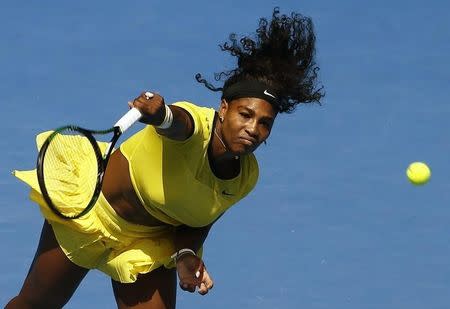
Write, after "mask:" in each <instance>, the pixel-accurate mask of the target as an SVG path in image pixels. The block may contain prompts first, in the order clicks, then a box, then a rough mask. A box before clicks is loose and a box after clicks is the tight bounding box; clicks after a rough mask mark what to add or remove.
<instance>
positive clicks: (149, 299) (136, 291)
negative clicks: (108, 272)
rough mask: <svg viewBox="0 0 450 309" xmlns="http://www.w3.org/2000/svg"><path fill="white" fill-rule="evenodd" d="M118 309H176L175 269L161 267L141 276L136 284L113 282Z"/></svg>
mask: <svg viewBox="0 0 450 309" xmlns="http://www.w3.org/2000/svg"><path fill="white" fill-rule="evenodd" d="M112 286H113V290H114V296H115V297H116V302H117V306H118V308H152V309H154V308H157V309H160V308H161V309H169V308H175V303H176V293H177V274H176V270H175V268H172V269H167V268H165V267H160V268H158V269H155V270H153V271H151V272H149V273H147V274H144V275H139V277H138V279H137V280H136V282H133V283H120V282H117V281H114V280H112Z"/></svg>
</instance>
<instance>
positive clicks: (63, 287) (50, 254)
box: [6, 93, 277, 308]
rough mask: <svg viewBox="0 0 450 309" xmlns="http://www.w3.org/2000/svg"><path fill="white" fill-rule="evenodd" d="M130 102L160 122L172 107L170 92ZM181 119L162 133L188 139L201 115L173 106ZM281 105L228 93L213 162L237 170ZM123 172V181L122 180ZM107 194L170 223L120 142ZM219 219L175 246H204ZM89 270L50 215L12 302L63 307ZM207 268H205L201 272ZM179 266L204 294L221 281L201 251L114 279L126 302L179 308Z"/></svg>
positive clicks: (123, 210)
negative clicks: (139, 187)
mask: <svg viewBox="0 0 450 309" xmlns="http://www.w3.org/2000/svg"><path fill="white" fill-rule="evenodd" d="M130 106H133V107H136V108H138V109H139V110H140V111H141V112H142V114H143V115H144V116H143V118H142V119H141V121H142V122H143V123H146V124H148V125H156V126H157V125H159V124H161V123H162V121H163V119H164V115H165V107H164V99H163V98H162V97H161V96H159V95H154V96H153V97H152V98H150V99H147V98H146V97H145V95H144V93H143V94H141V95H140V96H139V97H138V98H136V99H135V100H134V101H133V102H132V103H130ZM170 109H171V110H172V113H173V116H174V121H173V125H172V126H171V127H170V128H168V129H158V133H159V134H161V135H164V136H166V137H168V138H171V139H174V140H185V139H187V138H188V137H190V136H191V135H192V132H193V129H194V127H193V121H192V119H191V117H190V115H189V114H188V113H187V112H186V111H185V110H183V109H182V108H179V107H176V106H170ZM276 115H277V113H276V111H275V109H274V108H273V107H272V105H270V104H269V103H268V102H266V101H264V100H262V99H257V98H243V99H237V100H234V101H232V102H226V101H225V100H222V102H221V104H220V109H219V111H218V115H216V116H217V119H216V121H215V125H214V130H216V133H217V135H218V136H219V137H220V139H222V141H223V143H224V145H223V144H222V142H221V141H220V139H219V138H218V137H217V136H216V134H212V138H211V142H210V145H209V148H208V156H209V161H210V165H211V169H212V171H213V172H214V174H215V175H216V176H217V177H219V178H223V179H229V178H233V177H236V176H237V175H238V173H239V170H240V166H239V164H240V163H239V160H236V159H235V157H236V156H240V155H244V154H248V153H251V152H253V151H254V150H255V149H256V148H258V146H259V145H260V144H261V143H262V142H263V141H265V140H266V139H267V138H268V137H269V135H270V132H271V129H272V125H273V122H274V120H275V117H276ZM117 179H119V180H120V181H117ZM102 191H103V194H104V195H105V197H106V198H107V200H108V201H109V203H110V204H111V206H112V208H113V209H114V210H115V211H116V213H117V214H118V215H119V216H120V217H122V218H124V219H125V220H127V221H129V222H132V223H137V224H141V225H147V226H158V225H164V224H165V223H163V222H161V221H159V220H158V219H156V218H154V217H152V216H151V215H150V214H149V213H148V212H147V211H146V210H145V208H144V207H143V205H142V204H141V203H140V200H139V199H138V197H137V195H136V193H135V191H134V188H133V186H132V183H131V179H130V175H129V170H128V161H127V160H126V158H125V157H124V156H123V155H122V153H121V152H120V150H117V151H115V152H114V153H113V154H112V156H111V158H110V161H109V163H108V167H107V170H106V173H105V178H104V183H103V187H102ZM211 226H212V224H210V225H208V226H205V227H202V228H192V227H189V226H184V225H183V226H180V227H177V232H176V238H175V247H176V249H177V250H179V249H181V248H191V249H193V250H194V251H197V250H198V249H199V248H200V247H201V246H202V244H203V242H204V240H205V239H206V237H207V235H208V232H209V230H210V228H211ZM88 271H89V270H88V269H85V268H83V267H80V266H77V265H75V264H74V263H72V262H71V261H70V260H69V259H68V258H67V257H66V256H65V254H64V253H63V251H62V250H61V248H60V247H59V245H58V243H57V241H56V239H55V236H54V233H53V230H52V227H51V225H50V224H48V223H47V222H44V226H43V228H42V233H41V238H40V241H39V246H38V249H37V251H36V255H35V258H34V260H33V263H32V265H31V267H30V270H29V273H28V275H27V277H26V279H25V281H24V284H23V286H22V289H21V291H20V293H19V295H18V296H16V297H15V298H13V299H12V300H11V301H10V302H9V303H8V304H7V306H6V308H60V307H62V306H63V305H64V304H66V303H67V302H68V301H69V299H70V298H71V296H72V295H73V293H74V292H75V290H76V288H77V287H78V285H79V284H80V282H81V281H82V279H83V278H84V277H85V275H86V274H87V272H88ZM197 271H199V272H200V276H199V277H198V278H196V277H195V273H196V272H197ZM176 274H178V278H179V284H180V287H181V288H182V289H183V290H185V291H189V292H194V291H195V290H196V289H197V290H198V292H199V293H200V294H202V295H205V294H206V293H208V291H209V290H210V289H211V288H212V287H213V280H212V279H211V277H210V276H209V273H208V271H207V270H206V267H205V266H204V264H203V261H202V260H201V259H200V258H199V257H197V256H194V255H190V254H187V255H183V256H182V257H181V258H180V259H178V261H177V263H176V269H166V268H164V267H160V268H159V269H157V270H154V271H152V272H150V273H147V274H143V275H139V276H138V279H137V280H136V282H134V283H128V284H125V283H120V282H116V281H114V280H112V286H113V291H114V296H115V298H116V302H117V305H118V308H175V304H176V283H177V277H176Z"/></svg>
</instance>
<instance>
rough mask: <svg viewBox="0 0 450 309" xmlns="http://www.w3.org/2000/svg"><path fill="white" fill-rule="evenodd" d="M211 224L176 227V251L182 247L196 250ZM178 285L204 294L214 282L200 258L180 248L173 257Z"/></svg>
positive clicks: (186, 289)
mask: <svg viewBox="0 0 450 309" xmlns="http://www.w3.org/2000/svg"><path fill="white" fill-rule="evenodd" d="M211 227H212V224H210V225H207V226H205V227H200V228H193V227H189V226H186V225H182V226H179V227H177V230H176V236H175V248H176V250H177V252H180V250H182V249H190V250H192V251H194V252H197V251H198V250H199V249H200V248H201V247H202V245H203V243H204V241H205V239H206V237H207V236H208V233H209V230H210V229H211ZM175 260H176V266H177V273H178V278H179V279H180V287H181V288H182V289H183V290H185V291H189V292H195V289H196V288H197V287H198V292H199V293H200V294H201V295H205V294H206V293H208V291H209V290H210V289H211V288H212V287H213V285H214V283H213V281H212V279H211V277H210V276H209V273H208V271H207V270H206V267H205V264H204V263H203V261H202V259H201V258H200V257H198V256H197V255H194V254H191V253H189V251H188V250H182V251H181V253H180V254H179V256H178V257H176V258H175Z"/></svg>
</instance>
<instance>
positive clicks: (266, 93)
mask: <svg viewBox="0 0 450 309" xmlns="http://www.w3.org/2000/svg"><path fill="white" fill-rule="evenodd" d="M264 94H265V95H268V96H269V97H272V98H274V99H276V97H275V96H274V95H273V94H271V93H270V92H269V91H267V90H264Z"/></svg>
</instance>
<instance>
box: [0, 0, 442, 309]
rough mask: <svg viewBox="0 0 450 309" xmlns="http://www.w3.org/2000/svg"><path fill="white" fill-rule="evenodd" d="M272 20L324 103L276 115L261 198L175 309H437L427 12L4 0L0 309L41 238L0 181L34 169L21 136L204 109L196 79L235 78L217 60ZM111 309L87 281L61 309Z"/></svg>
mask: <svg viewBox="0 0 450 309" xmlns="http://www.w3.org/2000/svg"><path fill="white" fill-rule="evenodd" d="M277 5H278V6H280V7H281V10H282V12H283V13H290V12H291V11H293V10H294V11H298V12H300V13H302V14H304V15H307V16H310V17H311V18H312V19H313V21H314V23H315V27H316V34H317V62H318V64H319V65H320V67H321V71H320V79H321V81H322V83H323V84H324V86H325V90H326V94H327V96H326V98H325V99H324V100H323V105H322V106H319V105H313V106H304V107H300V108H298V110H297V112H296V113H295V114H292V115H280V116H279V118H278V119H277V123H276V125H275V127H274V130H273V133H272V136H271V138H270V140H269V142H268V145H267V146H262V147H261V148H260V149H258V151H257V157H258V159H259V161H260V168H261V177H260V181H259V184H258V186H257V188H256V189H255V191H254V192H252V193H251V195H250V196H248V198H246V199H245V200H244V201H242V202H241V203H240V204H239V205H237V206H235V207H234V208H232V209H231V210H230V211H229V212H228V213H227V214H226V215H225V216H224V217H223V218H222V220H221V221H219V222H218V223H217V224H216V226H215V227H214V228H213V230H212V232H211V234H210V237H209V238H208V240H207V241H206V252H205V262H206V264H207V265H208V269H209V270H210V272H211V274H212V276H213V278H214V279H215V283H216V285H215V288H214V290H213V291H211V293H210V294H208V295H207V296H204V297H201V296H199V295H197V294H194V295H192V294H189V293H185V292H183V291H181V290H180V291H179V292H178V295H179V297H178V307H179V308H232V307H233V308H258V309H264V308H314V309H319V308H320V309H323V308H346V309H349V308H355V309H359V308H409V309H413V308H449V306H450V293H449V288H450V265H449V255H450V241H449V234H448V230H449V229H448V227H449V221H450V207H449V202H450V190H449V189H450V178H449V171H450V162H449V161H450V160H449V153H450V146H449V142H448V135H449V132H450V122H449V116H450V106H449V103H448V92H449V85H450V83H449V72H450V62H449V61H448V55H449V54H450V35H449V33H450V32H449V29H450V21H449V20H450V19H449V13H448V12H449V5H448V4H447V3H444V1H437V0H429V1H418V0H410V1H387V0H380V1H370V2H369V1H356V0H342V1H332V0H315V1H312V0H308V1H281V2H275V1H266V0H249V1H205V0H201V1H190V2H189V1H170V0H168V1H162V2H160V1H143V0H137V1H126V2H125V1H87V0H79V1H50V0H41V1H36V2H31V1H24V0H14V1H13V0H0V29H1V30H0V35H1V38H2V39H1V40H0V114H1V116H2V122H1V124H0V129H1V130H0V131H1V132H2V133H1V134H2V135H1V138H0V148H1V152H0V162H1V164H0V207H1V216H0V240H1V243H2V247H3V248H2V249H1V250H0V260H1V264H0V272H1V274H2V275H1V276H0V305H4V304H6V303H7V301H8V300H9V299H10V298H11V297H12V296H14V295H16V293H18V291H19V289H20V286H21V285H22V282H23V279H24V278H25V275H26V273H27V271H28V267H29V264H30V263H31V260H32V258H33V255H34V252H35V248H36V245H37V241H38V237H39V233H40V229H41V225H42V219H41V216H40V214H39V211H38V208H37V207H36V206H35V205H33V204H32V203H31V202H30V201H29V200H28V197H27V192H28V190H27V187H26V186H25V185H23V184H22V183H20V182H19V181H17V180H16V179H15V178H14V177H12V176H11V175H10V172H11V170H13V169H15V168H19V169H27V168H32V167H33V166H34V162H35V159H36V152H35V144H34V136H35V135H36V134H37V133H38V132H40V131H42V130H46V129H50V128H54V127H57V126H59V125H63V124H67V123H76V124H80V125H83V126H86V127H90V128H103V127H108V126H110V125H111V123H112V122H114V121H115V120H116V119H117V118H118V117H119V116H120V115H122V114H123V113H124V111H126V110H127V104H126V102H127V101H128V100H129V99H131V98H133V97H135V96H137V95H138V94H139V93H140V92H141V91H143V90H155V91H158V92H160V93H161V94H162V95H164V96H165V98H166V101H167V102H169V103H170V102H174V101H177V100H185V99H186V100H191V101H194V102H196V103H197V104H200V105H205V106H211V107H217V106H218V103H219V99H220V98H219V95H218V94H217V93H213V92H210V91H208V90H207V89H206V88H204V87H203V86H202V85H199V84H197V83H196V81H195V80H194V75H195V74H196V73H197V72H201V73H203V74H204V75H205V77H207V78H209V79H212V77H213V73H214V72H220V71H222V70H224V69H230V68H232V67H233V65H234V63H233V61H232V59H231V57H229V56H228V54H225V53H223V52H221V51H220V50H219V48H218V44H219V43H223V42H224V41H225V40H226V39H227V37H228V34H229V33H230V32H236V33H238V34H249V33H251V32H253V31H254V30H255V29H256V27H257V22H258V19H259V17H262V16H264V17H269V16H270V15H271V12H272V9H273V7H274V6H277ZM140 128H142V125H138V126H137V127H135V128H133V130H138V129H140ZM412 161H424V162H427V163H428V164H429V165H430V167H431V169H432V173H433V175H432V179H431V181H430V182H429V183H428V184H427V185H426V186H421V187H415V186H412V185H411V184H410V183H408V181H407V179H406V177H405V169H406V167H407V166H408V164H409V163H410V162H412ZM113 307H115V302H114V298H113V294H112V291H111V286H110V282H109V279H108V278H107V277H106V276H104V275H103V274H101V273H99V272H98V271H92V272H90V273H89V274H88V276H87V277H86V279H85V280H84V281H83V283H82V285H81V286H80V288H79V289H78V290H77V292H76V294H75V295H74V297H73V298H72V300H71V301H70V303H69V304H68V305H67V308H113Z"/></svg>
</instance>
